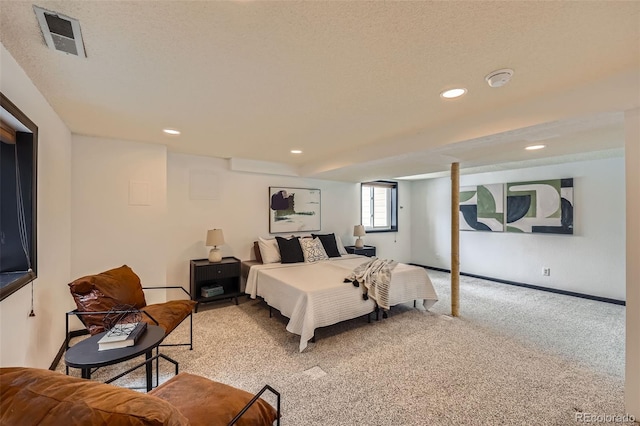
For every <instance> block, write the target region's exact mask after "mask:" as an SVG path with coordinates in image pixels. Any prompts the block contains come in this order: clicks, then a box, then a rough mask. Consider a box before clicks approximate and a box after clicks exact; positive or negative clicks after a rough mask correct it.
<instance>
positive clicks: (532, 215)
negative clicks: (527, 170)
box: [507, 178, 573, 234]
mask: <svg viewBox="0 0 640 426" xmlns="http://www.w3.org/2000/svg"><path fill="white" fill-rule="evenodd" d="M507 232H531V233H543V234H573V178H568V179H551V180H538V181H531V182H515V183H507Z"/></svg>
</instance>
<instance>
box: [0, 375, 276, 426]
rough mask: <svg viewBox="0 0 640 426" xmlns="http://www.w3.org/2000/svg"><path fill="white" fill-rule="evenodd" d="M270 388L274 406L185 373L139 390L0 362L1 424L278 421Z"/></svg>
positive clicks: (255, 425) (253, 424) (250, 425)
mask: <svg viewBox="0 0 640 426" xmlns="http://www.w3.org/2000/svg"><path fill="white" fill-rule="evenodd" d="M269 389H270V390H272V391H273V389H271V388H269ZM274 393H275V394H276V396H277V398H278V399H277V407H278V410H275V409H274V408H273V407H272V406H271V405H270V404H268V403H267V402H266V401H264V400H263V399H262V398H257V397H254V396H253V395H252V394H250V393H248V392H246V391H243V390H240V389H237V388H234V387H232V386H228V385H225V384H222V383H218V382H215V381H212V380H209V379H206V378H204V377H201V376H196V375H193V374H188V373H180V374H178V375H177V376H174V377H173V378H171V379H170V380H168V381H167V382H165V383H163V384H161V385H160V386H158V387H157V388H155V389H153V390H152V391H151V392H149V393H147V394H144V393H139V392H136V391H133V390H130V389H126V388H120V387H117V386H113V385H107V384H104V383H99V382H95V381H92V380H85V379H80V378H76V377H71V376H66V375H64V374H61V373H58V372H55V371H50V370H43V369H37V368H25V367H9V368H0V425H21V426H31V425H41V426H58V425H61V426H62V425H64V426H73V425H83V426H84V425H92V426H94V425H105V426H106V425H109V426H138V425H140V426H142V425H150V426H156V425H167V426H181V425H193V426H197V425H202V426H204V425H209V426H222V425H231V424H235V425H239V426H241V425H246V426H262V425H264V426H267V425H269V426H271V425H273V422H274V421H277V422H278V424H279V409H280V397H279V394H277V392H275V391H274ZM258 396H259V395H258ZM254 399H255V402H254V403H253V404H252V405H251V406H250V407H249V408H247V410H246V412H244V413H243V414H242V415H241V416H240V417H239V418H237V415H238V414H239V413H240V412H242V410H243V408H244V407H245V406H246V405H247V404H248V403H249V402H251V401H252V400H254ZM234 417H235V418H236V419H234Z"/></svg>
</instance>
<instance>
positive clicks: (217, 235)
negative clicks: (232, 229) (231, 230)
mask: <svg viewBox="0 0 640 426" xmlns="http://www.w3.org/2000/svg"><path fill="white" fill-rule="evenodd" d="M223 244H224V235H222V229H209V230H208V231H207V242H206V245H207V246H214V247H215V246H221V245H223Z"/></svg>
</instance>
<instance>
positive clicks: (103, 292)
mask: <svg viewBox="0 0 640 426" xmlns="http://www.w3.org/2000/svg"><path fill="white" fill-rule="evenodd" d="M69 289H70V291H71V294H72V295H73V299H74V300H75V302H76V306H77V307H78V311H80V312H102V311H108V310H110V309H113V308H114V307H116V306H121V305H131V306H134V307H135V308H137V309H142V308H144V307H145V306H146V305H147V302H146V300H145V298H144V292H143V291H142V285H141V284H140V277H138V276H137V275H136V274H135V272H133V270H132V269H131V268H130V267H128V266H127V265H123V266H121V267H119V268H114V269H110V270H108V271H104V272H101V273H99V274H96V275H87V276H85V277H82V278H78V279H77V280H75V281H73V282H72V283H70V284H69ZM103 318H104V315H82V316H80V319H81V320H82V322H83V323H84V324H85V326H86V327H87V329H88V330H89V332H90V333H91V334H92V335H93V334H97V333H100V332H102V331H104V326H103V324H102V320H103Z"/></svg>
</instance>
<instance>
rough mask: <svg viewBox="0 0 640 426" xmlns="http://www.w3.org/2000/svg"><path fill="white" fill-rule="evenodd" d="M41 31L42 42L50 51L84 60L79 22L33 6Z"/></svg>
mask: <svg viewBox="0 0 640 426" xmlns="http://www.w3.org/2000/svg"><path fill="white" fill-rule="evenodd" d="M33 10H34V12H35V13H36V17H37V18H38V23H39V24H40V28H41V29H42V35H43V36H44V41H45V42H46V43H47V46H49V48H50V49H53V50H57V51H59V52H64V53H68V54H71V55H76V56H80V57H81V58H86V57H87V55H86V54H85V51H84V42H83V41H82V34H80V22H79V21H78V20H77V19H73V18H69V17H68V16H65V15H61V14H59V13H56V12H51V11H49V10H45V9H42V8H40V7H38V6H33Z"/></svg>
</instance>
